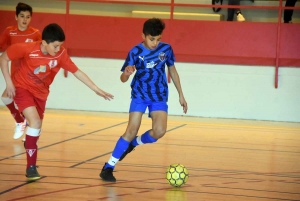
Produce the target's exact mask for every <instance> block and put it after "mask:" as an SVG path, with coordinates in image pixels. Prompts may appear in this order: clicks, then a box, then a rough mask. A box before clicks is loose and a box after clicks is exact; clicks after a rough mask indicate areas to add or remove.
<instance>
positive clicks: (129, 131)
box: [122, 129, 138, 141]
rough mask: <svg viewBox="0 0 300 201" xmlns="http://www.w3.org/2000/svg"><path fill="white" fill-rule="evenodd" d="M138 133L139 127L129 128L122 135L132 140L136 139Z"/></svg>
mask: <svg viewBox="0 0 300 201" xmlns="http://www.w3.org/2000/svg"><path fill="white" fill-rule="evenodd" d="M137 133H138V130H137V129H127V130H126V132H125V133H124V135H123V136H122V137H123V138H124V139H125V140H127V141H131V140H133V139H134V137H135V136H136V135H137Z"/></svg>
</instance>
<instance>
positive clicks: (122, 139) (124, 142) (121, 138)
mask: <svg viewBox="0 0 300 201" xmlns="http://www.w3.org/2000/svg"><path fill="white" fill-rule="evenodd" d="M118 142H120V143H122V144H129V143H130V142H128V141H126V140H125V139H124V138H123V137H122V136H121V137H120V139H119V141H118Z"/></svg>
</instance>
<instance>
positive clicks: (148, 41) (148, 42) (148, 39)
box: [143, 34, 161, 50]
mask: <svg viewBox="0 0 300 201" xmlns="http://www.w3.org/2000/svg"><path fill="white" fill-rule="evenodd" d="M143 39H144V43H143V44H144V46H145V47H146V48H148V49H149V50H154V49H155V48H156V47H157V46H158V44H159V42H160V40H161V35H158V36H151V35H147V36H145V35H144V34H143Z"/></svg>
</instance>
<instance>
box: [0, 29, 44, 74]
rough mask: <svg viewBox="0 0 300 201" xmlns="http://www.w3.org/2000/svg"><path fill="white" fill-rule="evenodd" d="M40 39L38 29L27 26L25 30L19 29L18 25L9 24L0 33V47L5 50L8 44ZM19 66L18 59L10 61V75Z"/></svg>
mask: <svg viewBox="0 0 300 201" xmlns="http://www.w3.org/2000/svg"><path fill="white" fill-rule="evenodd" d="M40 40H42V36H41V33H40V31H39V30H38V29H35V28H33V27H30V26H29V27H28V28H27V29H26V30H25V31H20V30H19V29H18V26H9V27H7V28H6V29H5V30H4V32H2V34H1V35H0V49H2V50H5V49H6V48H7V47H8V46H10V45H12V44H16V43H25V42H34V41H40ZM18 67H19V62H18V61H12V62H11V75H13V74H14V73H15V71H16V70H17V69H18Z"/></svg>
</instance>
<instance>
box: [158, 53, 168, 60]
mask: <svg viewBox="0 0 300 201" xmlns="http://www.w3.org/2000/svg"><path fill="white" fill-rule="evenodd" d="M166 57H167V56H166V54H165V53H164V52H161V53H159V54H158V58H159V60H161V61H164V60H165V59H166Z"/></svg>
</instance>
